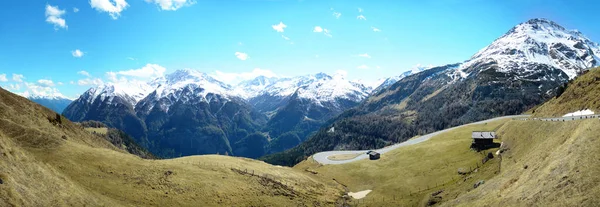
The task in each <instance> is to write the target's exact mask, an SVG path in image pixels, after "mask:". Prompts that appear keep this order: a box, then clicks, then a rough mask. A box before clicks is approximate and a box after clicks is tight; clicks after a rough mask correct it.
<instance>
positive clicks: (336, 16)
mask: <svg viewBox="0 0 600 207" xmlns="http://www.w3.org/2000/svg"><path fill="white" fill-rule="evenodd" d="M333 16H334V17H335V18H336V19H339V18H340V17H341V16H342V13H339V12H333Z"/></svg>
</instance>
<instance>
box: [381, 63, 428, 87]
mask: <svg viewBox="0 0 600 207" xmlns="http://www.w3.org/2000/svg"><path fill="white" fill-rule="evenodd" d="M432 67H433V66H431V65H430V66H421V65H416V66H415V67H413V68H411V69H410V70H408V71H406V72H404V73H402V74H400V75H397V76H392V77H389V78H383V79H379V80H377V82H376V84H374V88H373V90H372V91H371V93H377V92H379V91H381V90H382V89H384V88H387V87H389V86H391V85H393V84H394V83H396V82H398V81H399V80H401V79H402V78H405V77H407V76H410V75H412V74H417V73H420V72H422V71H424V70H427V69H430V68H432Z"/></svg>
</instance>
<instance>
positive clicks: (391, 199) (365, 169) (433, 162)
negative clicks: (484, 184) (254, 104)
mask: <svg viewBox="0 0 600 207" xmlns="http://www.w3.org/2000/svg"><path fill="white" fill-rule="evenodd" d="M507 121H508V120H500V121H496V122H492V123H488V124H481V125H473V126H467V127H462V128H459V129H457V130H453V131H450V132H447V133H444V134H441V135H438V136H436V137H433V138H431V139H430V140H429V141H426V142H423V143H420V144H416V145H412V146H407V147H402V148H399V149H397V150H394V151H391V152H388V153H386V154H382V155H381V159H380V160H376V161H371V160H361V161H357V162H353V163H348V164H343V165H325V166H323V165H319V164H318V163H316V162H315V161H314V160H312V159H309V160H306V161H304V162H301V163H299V164H298V165H296V166H295V167H294V168H297V169H301V170H305V171H309V172H310V171H313V172H316V173H317V175H318V176H322V177H324V178H328V179H336V180H337V181H339V182H340V183H342V184H344V185H347V186H348V190H349V191H352V192H357V191H362V190H368V189H371V190H373V192H371V193H370V194H369V195H367V197H366V198H365V200H364V201H362V202H364V203H366V204H368V205H374V206H390V205H391V206H414V205H422V204H423V203H424V202H426V201H427V199H428V198H429V194H431V192H434V191H436V190H439V189H444V190H445V191H447V192H448V194H451V193H452V192H454V191H457V192H462V191H463V190H464V189H469V188H472V186H473V182H475V181H474V180H477V179H488V178H489V177H493V175H494V172H495V171H496V170H497V168H498V164H497V161H496V160H492V161H491V162H488V163H487V164H486V165H485V166H484V167H483V168H482V170H481V171H480V172H479V173H473V174H472V175H471V176H470V178H469V179H467V180H466V182H458V181H456V180H459V179H460V180H462V179H464V178H463V177H462V176H460V175H459V174H458V173H457V170H458V168H466V169H469V168H470V167H471V168H476V167H477V165H478V164H477V163H480V161H481V159H482V158H483V156H484V155H483V154H482V153H478V152H475V151H472V150H470V149H469V146H470V144H471V132H472V131H475V130H494V129H496V128H498V127H499V126H501V125H502V124H504V123H506V122H507ZM490 151H491V150H490ZM484 168H485V170H484ZM452 180H455V181H456V182H457V183H454V182H453V183H452V184H450V183H448V182H450V181H452ZM442 184H446V185H445V186H441V185H442ZM435 186H440V187H437V188H436V187H435ZM423 189H429V190H423Z"/></svg>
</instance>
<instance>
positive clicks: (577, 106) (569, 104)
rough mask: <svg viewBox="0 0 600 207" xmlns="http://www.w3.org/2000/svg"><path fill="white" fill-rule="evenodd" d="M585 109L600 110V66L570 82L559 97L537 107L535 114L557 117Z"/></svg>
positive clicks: (597, 111)
mask: <svg viewBox="0 0 600 207" xmlns="http://www.w3.org/2000/svg"><path fill="white" fill-rule="evenodd" d="M563 89H564V88H563ZM583 109H591V110H592V111H594V112H596V113H599V112H600V68H595V69H591V70H589V71H588V72H587V73H586V74H583V75H581V76H579V77H577V78H576V79H575V80H572V81H571V82H569V84H568V86H567V87H566V89H565V90H564V92H563V93H562V94H561V95H560V96H559V97H555V98H553V99H552V100H550V101H548V102H546V103H544V104H543V105H541V106H539V107H538V108H536V109H535V111H534V113H533V115H534V116H536V117H556V116H563V115H565V114H567V113H571V112H575V111H578V110H583Z"/></svg>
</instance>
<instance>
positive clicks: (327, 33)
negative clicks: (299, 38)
mask: <svg viewBox="0 0 600 207" xmlns="http://www.w3.org/2000/svg"><path fill="white" fill-rule="evenodd" d="M313 32H316V33H321V32H323V34H325V36H328V37H332V36H331V34H330V33H329V32H330V31H329V30H328V29H325V28H322V27H320V26H315V28H314V29H313Z"/></svg>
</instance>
